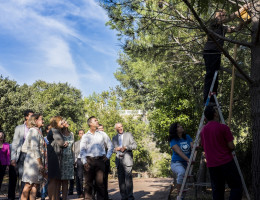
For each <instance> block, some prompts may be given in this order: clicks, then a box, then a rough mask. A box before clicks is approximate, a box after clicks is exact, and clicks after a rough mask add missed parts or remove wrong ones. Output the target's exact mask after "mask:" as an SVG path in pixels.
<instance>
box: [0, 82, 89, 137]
mask: <svg viewBox="0 0 260 200" xmlns="http://www.w3.org/2000/svg"><path fill="white" fill-rule="evenodd" d="M83 104H84V102H83V100H82V96H81V92H80V91H79V90H78V89H76V88H74V87H72V86H70V85H69V84H67V83H46V82H44V81H36V82H35V83H34V84H33V85H31V86H28V85H26V84H24V85H22V86H19V85H18V84H17V83H16V82H15V81H12V80H9V79H8V78H3V77H0V124H1V127H2V128H3V130H4V131H5V132H6V133H7V141H8V142H11V141H12V138H13V134H14V129H15V127H16V126H17V125H18V124H21V123H23V120H24V117H23V112H24V110H26V109H31V110H33V111H34V112H36V113H41V114H42V115H43V117H44V120H45V124H48V122H49V120H50V118H51V117H53V116H56V115H61V116H62V117H64V118H66V119H67V120H68V121H69V123H70V125H71V130H72V131H73V132H75V131H76V130H77V129H79V128H81V126H82V123H83V119H84V115H83V113H84V112H83V110H82V107H83Z"/></svg>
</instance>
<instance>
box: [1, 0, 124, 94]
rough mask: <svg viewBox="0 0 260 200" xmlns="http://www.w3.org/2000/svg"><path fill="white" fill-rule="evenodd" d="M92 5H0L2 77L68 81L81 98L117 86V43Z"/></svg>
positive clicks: (23, 0) (52, 0) (48, 1)
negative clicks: (78, 91)
mask: <svg viewBox="0 0 260 200" xmlns="http://www.w3.org/2000/svg"><path fill="white" fill-rule="evenodd" d="M107 21H108V17H107V16H106V12H105V11H104V10H103V9H102V8H101V7H100V6H99V4H98V2H97V1H96V0H18V1H17V0H0V30H1V31H0V74H2V75H3V76H4V77H9V78H10V79H11V80H15V81H17V82H18V84H20V85H21V84H24V83H27V84H29V85H31V84H32V83H34V82H35V81H36V80H39V79H40V80H44V81H46V82H50V83H52V82H68V83H69V84H71V85H72V86H75V87H76V88H78V89H80V90H81V91H82V94H83V96H88V95H90V94H92V93H93V92H97V93H100V92H102V91H105V90H108V89H109V88H110V87H114V86H115V85H118V84H119V83H118V82H117V81H116V79H115V78H114V76H113V73H114V72H115V71H116V69H117V68H118V67H119V66H118V65H117V63H116V59H117V58H118V53H119V51H120V42H119V41H118V40H117V37H116V32H115V31H112V30H110V29H109V27H107V26H105V23H106V22H107Z"/></svg>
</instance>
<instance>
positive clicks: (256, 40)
mask: <svg viewBox="0 0 260 200" xmlns="http://www.w3.org/2000/svg"><path fill="white" fill-rule="evenodd" d="M259 37H260V19H259V20H258V27H257V32H256V37H255V42H254V44H255V45H256V44H257V43H258V42H259Z"/></svg>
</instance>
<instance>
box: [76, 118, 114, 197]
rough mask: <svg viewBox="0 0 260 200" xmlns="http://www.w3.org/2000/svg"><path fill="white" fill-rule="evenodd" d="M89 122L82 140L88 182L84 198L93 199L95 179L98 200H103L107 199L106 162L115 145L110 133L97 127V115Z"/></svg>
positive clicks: (83, 160) (81, 151) (83, 161)
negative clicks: (105, 183)
mask: <svg viewBox="0 0 260 200" xmlns="http://www.w3.org/2000/svg"><path fill="white" fill-rule="evenodd" d="M87 123H88V126H89V128H90V129H89V131H88V132H87V133H86V134H85V135H83V137H82V139H81V142H80V157H81V161H82V163H83V165H84V169H85V182H86V184H85V190H84V196H85V198H84V199H86V200H92V190H93V180H95V184H96V188H97V200H103V199H105V187H104V172H105V162H106V161H107V160H108V159H110V157H111V155H112V153H113V145H112V142H111V140H110V138H109V137H108V135H107V134H106V133H105V132H103V131H99V130H98V129H97V128H98V126H99V123H98V120H97V118H96V117H94V116H92V117H90V118H89V119H88V121H87ZM105 147H107V153H106V150H105Z"/></svg>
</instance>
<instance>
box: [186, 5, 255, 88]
mask: <svg viewBox="0 0 260 200" xmlns="http://www.w3.org/2000/svg"><path fill="white" fill-rule="evenodd" d="M183 2H184V3H185V4H186V5H187V7H188V8H189V9H190V10H191V12H192V14H193V15H194V17H195V18H196V20H197V21H198V22H199V24H200V26H201V28H202V29H203V30H204V31H205V33H206V34H207V35H208V36H209V37H210V38H211V39H212V41H214V42H215V44H216V45H217V47H218V49H219V50H220V51H222V52H223V54H224V55H225V56H226V57H227V58H228V59H229V61H230V62H231V63H232V65H234V66H235V67H236V68H237V70H238V71H239V72H240V73H241V74H242V75H243V76H244V77H245V79H246V80H247V81H248V82H249V83H250V84H252V83H253V82H254V81H253V80H252V79H251V78H250V77H249V76H248V75H247V74H246V73H245V72H244V71H243V70H242V69H241V68H240V66H239V65H238V64H237V62H236V61H235V60H234V59H233V58H232V57H231V56H230V55H229V53H228V52H227V51H226V50H225V49H224V48H223V47H222V46H221V45H220V44H219V43H218V41H217V40H216V38H215V36H214V35H213V34H211V32H210V31H209V30H208V29H207V27H206V26H205V24H204V23H203V22H202V21H201V19H200V17H199V16H198V14H197V13H196V11H195V10H194V8H193V7H192V5H191V4H190V3H189V1H188V0H183Z"/></svg>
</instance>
